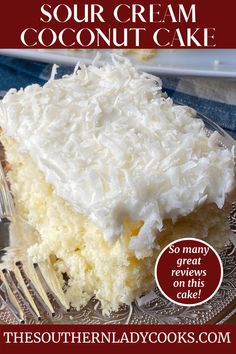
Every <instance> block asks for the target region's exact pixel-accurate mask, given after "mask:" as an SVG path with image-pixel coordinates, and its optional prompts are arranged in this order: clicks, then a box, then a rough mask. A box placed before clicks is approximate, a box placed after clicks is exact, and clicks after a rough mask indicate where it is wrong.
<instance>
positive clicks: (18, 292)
mask: <svg viewBox="0 0 236 354" xmlns="http://www.w3.org/2000/svg"><path fill="white" fill-rule="evenodd" d="M2 273H3V274H4V277H5V279H6V281H7V282H8V285H9V287H10V289H11V291H12V293H13V294H14V296H15V298H17V299H18V298H19V299H20V300H21V302H22V304H23V309H24V307H25V309H26V310H28V311H29V312H30V314H31V315H32V316H33V317H34V319H36V320H39V319H40V314H39V312H38V310H36V312H35V311H34V308H33V307H32V305H31V303H32V302H33V299H32V297H31V295H30V293H29V292H28V294H27V296H26V294H25V292H24V290H23V289H22V286H21V284H20V283H19V282H18V280H17V277H16V275H15V274H14V272H13V271H10V270H8V269H3V270H2ZM30 300H31V301H30ZM35 307H36V306H35Z"/></svg>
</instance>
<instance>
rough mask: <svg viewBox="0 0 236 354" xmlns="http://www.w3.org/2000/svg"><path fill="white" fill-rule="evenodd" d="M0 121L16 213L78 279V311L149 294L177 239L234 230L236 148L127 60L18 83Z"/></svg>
mask: <svg viewBox="0 0 236 354" xmlns="http://www.w3.org/2000/svg"><path fill="white" fill-rule="evenodd" d="M0 126H1V128H2V129H3V133H2V142H3V144H4V146H5V150H6V157H7V160H8V162H9V164H10V166H11V171H10V172H9V173H8V178H9V181H10V183H11V188H12V191H13V194H14V197H15V200H16V203H17V210H18V212H19V213H20V214H21V216H22V217H23V218H24V219H25V220H26V221H27V222H28V223H29V224H30V225H32V226H33V227H34V228H35V229H36V230H37V231H38V233H39V238H38V240H37V242H36V243H35V244H33V245H32V246H30V247H29V249H28V252H29V254H30V256H31V257H32V259H33V260H34V261H37V262H40V261H42V260H44V259H47V258H48V257H50V259H51V260H52V262H53V264H54V268H55V270H56V271H57V272H58V275H59V276H60V274H61V273H66V274H67V275H68V276H69V279H70V280H69V287H68V289H67V293H66V296H67V297H68V300H69V301H71V303H72V304H73V305H75V306H77V307H80V306H81V305H83V304H85V303H86V302H87V301H88V300H89V299H90V298H91V297H92V296H93V295H95V296H96V297H97V298H98V299H99V300H101V302H102V306H103V308H104V309H105V310H111V309H113V310H116V309H117V308H118V306H119V304H121V303H127V304H128V303H130V302H131V301H132V300H133V299H134V298H135V297H137V296H139V295H141V294H142V293H144V292H147V291H149V290H150V289H151V288H152V287H153V286H154V277H153V270H154V263H155V260H156V257H157V254H158V253H159V252H160V249H161V248H162V247H163V246H164V245H166V244H167V243H168V242H170V241H171V240H174V239H177V238H181V237H199V238H204V239H205V240H206V241H208V242H210V243H211V244H213V245H214V246H215V247H221V246H222V245H223V244H224V243H225V241H226V240H227V239H228V238H229V236H230V230H229V227H228V225H227V222H226V219H227V215H228V212H229V210H230V204H231V198H230V195H229V193H230V192H231V191H232V190H233V189H234V184H235V176H234V153H233V151H229V150H227V149H224V148H223V147H221V146H220V145H219V143H218V140H219V136H218V133H214V134H212V135H211V136H210V137H207V136H206V133H205V130H204V124H203V122H202V121H201V120H199V119H196V118H195V112H194V111H193V110H192V109H190V108H189V107H183V106H176V105H174V104H173V102H172V100H171V99H170V98H165V97H164V95H163V94H162V91H161V82H160V80H159V79H158V78H156V77H153V76H151V75H148V74H145V73H139V72H138V71H137V70H136V69H135V67H133V66H132V65H131V63H130V62H129V61H127V60H125V59H121V58H115V57H114V58H113V64H107V65H105V66H103V67H101V68H98V67H96V66H93V65H92V66H89V67H82V68H81V70H79V71H78V72H76V73H74V74H73V75H71V76H66V77H64V78H63V79H60V80H54V79H53V78H52V79H51V80H50V81H49V82H48V83H46V84H45V85H44V86H43V87H40V86H39V85H32V86H29V87H27V88H26V89H24V90H23V89H22V90H19V91H18V92H17V91H16V90H10V91H9V92H8V93H7V95H6V96H5V97H4V99H3V101H2V103H1V106H0ZM61 279H62V278H61Z"/></svg>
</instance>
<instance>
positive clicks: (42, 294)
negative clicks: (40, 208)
mask: <svg viewBox="0 0 236 354" xmlns="http://www.w3.org/2000/svg"><path fill="white" fill-rule="evenodd" d="M16 217H17V213H16V208H15V205H14V202H13V198H12V196H11V192H10V190H9V187H8V184H7V181H6V178H5V173H4V170H3V167H2V163H0V220H1V221H0V225H1V226H4V227H6V225H7V226H9V225H10V224H11V226H12V225H14V226H16V227H15V228H16V231H17V224H16ZM26 230H27V228H26ZM9 259H10V260H11V259H14V261H13V262H9V261H8V260H9ZM0 302H2V304H3V305H4V306H5V307H6V308H7V309H8V310H9V311H10V312H11V314H12V315H13V316H14V318H15V319H16V321H17V322H19V323H24V322H25V320H26V318H29V317H32V318H33V319H34V320H36V321H40V320H41V319H42V315H44V316H45V315H49V316H50V317H53V316H54V315H55V312H56V311H60V312H66V311H69V308H70V305H69V303H68V301H67V300H66V297H65V294H64V291H63V289H62V287H61V285H60V282H59V279H58V278H57V275H56V272H55V271H54V269H53V265H52V263H51V261H50V259H48V260H47V261H45V262H42V263H40V264H37V263H32V261H31V260H30V258H29V257H28V256H27V252H26V249H25V250H23V251H22V248H21V249H17V248H13V247H11V246H10V245H9V247H6V248H5V249H4V256H3V257H2V259H0Z"/></svg>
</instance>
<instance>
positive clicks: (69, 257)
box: [1, 135, 231, 311]
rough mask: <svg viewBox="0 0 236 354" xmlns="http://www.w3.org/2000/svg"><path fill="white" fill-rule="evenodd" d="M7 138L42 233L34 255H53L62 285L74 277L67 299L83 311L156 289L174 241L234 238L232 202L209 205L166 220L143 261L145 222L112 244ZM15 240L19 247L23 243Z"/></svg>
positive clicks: (21, 194) (20, 191) (14, 174)
mask: <svg viewBox="0 0 236 354" xmlns="http://www.w3.org/2000/svg"><path fill="white" fill-rule="evenodd" d="M1 140H2V142H3V144H4V147H5V150H6V158H7V160H8V162H9V163H10V166H11V170H10V171H9V172H8V178H9V181H10V183H11V189H12V191H13V194H14V198H15V201H16V205H17V211H18V213H19V214H20V215H21V217H23V218H24V219H25V220H26V221H27V222H28V223H29V224H30V225H32V226H33V227H34V228H35V229H36V230H37V231H38V233H39V236H38V240H37V242H36V243H35V244H33V245H32V246H30V247H29V248H28V253H29V255H30V256H31V257H32V259H33V261H35V262H39V261H42V260H44V259H47V258H48V257H50V258H51V260H52V261H53V265H54V268H55V270H56V272H57V273H58V276H59V278H60V279H61V281H62V276H61V274H62V273H66V274H67V275H68V276H69V287H68V289H67V292H66V297H67V299H68V301H70V302H71V304H72V305H73V306H75V307H77V308H79V307H80V306H82V305H84V304H86V303H87V302H88V300H89V299H90V298H91V297H92V296H93V295H95V296H96V298H97V299H99V300H100V301H101V304H102V307H103V309H104V310H105V311H106V310H107V311H109V310H117V309H118V307H119V305H120V304H121V303H126V304H129V303H130V302H131V301H132V300H134V299H135V298H136V297H137V296H140V295H141V294H143V293H145V292H148V291H149V290H151V289H152V288H153V287H154V286H155V281H154V276H153V270H154V264H155V261H156V257H157V255H158V253H159V252H160V249H162V248H163V246H165V245H166V244H167V243H169V242H170V241H172V240H174V239H178V238H182V237H198V238H202V239H205V240H206V241H208V242H209V243H211V244H212V245H213V246H214V247H216V248H217V247H218V248H219V247H222V246H223V245H224V244H225V242H226V240H227V239H228V238H229V236H230V235H231V232H230V230H229V227H228V223H227V216H228V213H229V210H230V207H231V200H230V198H228V201H227V202H226V204H225V207H224V210H223V211H222V210H219V209H218V208H217V207H216V206H215V205H205V206H202V207H201V208H200V209H199V210H197V211H196V212H194V213H192V214H190V215H189V216H187V217H182V218H181V219H179V220H178V221H177V222H176V223H175V224H174V225H173V223H172V222H171V221H169V220H166V221H165V223H164V225H165V227H164V230H163V231H162V232H159V233H157V235H156V242H155V247H156V248H154V249H153V255H152V256H150V257H146V258H144V259H137V258H136V257H135V255H134V253H133V251H131V250H130V249H129V248H128V244H129V241H130V237H131V236H134V235H136V234H137V233H138V230H139V228H140V227H141V226H142V221H140V220H139V221H138V220H137V221H132V222H131V221H130V220H126V221H125V227H124V230H125V233H124V235H123V236H122V237H120V239H119V240H118V241H117V242H116V243H115V244H109V243H107V242H106V241H105V240H104V238H103V235H102V232H101V230H99V228H97V227H96V225H94V223H93V222H91V221H90V220H89V219H88V217H86V216H83V215H80V214H78V213H77V212H75V211H74V210H73V209H72V207H71V206H70V205H69V204H68V203H67V202H65V201H64V200H63V199H62V198H60V197H58V196H57V194H56V192H55V190H54V187H53V186H52V185H50V184H48V183H47V182H46V180H45V178H44V175H43V173H42V172H41V171H39V169H38V168H37V167H36V165H35V164H34V162H33V160H32V159H31V158H30V157H29V156H28V155H26V154H22V153H21V152H20V151H19V146H18V144H17V143H16V142H15V141H14V140H13V139H12V138H9V137H6V136H4V135H2V137H1ZM15 241H16V243H17V244H19V240H15ZM21 242H22V243H24V244H25V242H26V241H25V239H22V240H21ZM32 242H33V241H32V240H30V242H29V243H32Z"/></svg>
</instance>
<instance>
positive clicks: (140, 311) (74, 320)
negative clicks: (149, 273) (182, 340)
mask: <svg viewBox="0 0 236 354" xmlns="http://www.w3.org/2000/svg"><path fill="white" fill-rule="evenodd" d="M197 118H201V119H202V120H203V121H204V123H205V127H206V133H207V134H208V135H209V134H211V133H212V132H213V131H215V130H217V131H218V132H219V134H220V135H221V137H220V139H219V144H220V145H221V146H224V147H227V148H228V149H232V148H233V146H234V145H235V140H234V139H232V138H231V137H230V136H229V135H228V134H227V133H225V132H224V130H222V129H221V128H220V127H218V126H217V125H216V124H215V123H213V122H212V121H211V120H210V119H208V118H206V117H204V116H202V115H201V114H198V115H197ZM235 216H236V211H235ZM235 220H236V219H235ZM235 227H236V223H235ZM8 231H9V224H1V223H0V260H1V250H3V248H4V247H6V246H8V245H9V232H8ZM220 257H221V259H222V262H223V266H224V278H223V282H222V284H221V287H220V289H219V291H218V292H217V293H216V295H215V296H214V297H213V298H212V299H210V300H209V301H207V302H205V303H204V304H201V305H199V306H195V307H186V306H179V305H176V304H173V303H172V302H170V301H169V300H167V299H166V298H165V297H164V296H163V295H162V294H161V293H160V292H159V290H158V289H157V288H156V289H155V290H154V291H152V292H151V293H149V294H147V295H144V296H142V297H140V298H138V299H136V300H135V301H134V302H133V303H132V305H131V306H127V305H122V306H120V308H119V311H117V312H112V313H111V314H110V315H109V316H106V315H104V314H102V310H101V306H100V303H99V301H97V300H96V299H94V298H92V299H91V300H90V301H89V303H88V304H87V305H86V306H85V307H83V308H82V309H81V310H80V311H76V310H75V309H73V308H72V309H71V311H70V312H69V313H64V312H62V311H61V310H60V309H59V307H58V306H57V304H56V302H55V301H53V300H52V302H53V305H54V307H55V309H56V310H55V313H56V315H55V317H53V318H52V317H50V316H49V315H48V314H47V313H46V312H45V313H42V316H41V317H42V320H41V321H40V322H36V320H33V319H32V317H31V316H30V314H29V313H28V314H27V313H26V318H25V322H26V323H44V324H46V323H54V324H69V323H70V324H108V323H109V324H124V323H126V324H128V323H129V324H204V323H212V324H213V323H223V322H225V321H226V320H227V319H228V318H229V317H230V316H231V315H233V314H234V313H235V312H236V237H234V236H232V239H231V241H230V242H229V243H228V244H227V245H226V246H225V247H224V249H223V250H222V251H221V253H220ZM16 323H17V321H16V319H15V318H14V317H13V316H12V314H11V313H10V312H9V311H8V310H7V309H6V308H5V307H4V306H3V304H2V303H1V300H0V324H16Z"/></svg>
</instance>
